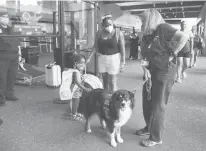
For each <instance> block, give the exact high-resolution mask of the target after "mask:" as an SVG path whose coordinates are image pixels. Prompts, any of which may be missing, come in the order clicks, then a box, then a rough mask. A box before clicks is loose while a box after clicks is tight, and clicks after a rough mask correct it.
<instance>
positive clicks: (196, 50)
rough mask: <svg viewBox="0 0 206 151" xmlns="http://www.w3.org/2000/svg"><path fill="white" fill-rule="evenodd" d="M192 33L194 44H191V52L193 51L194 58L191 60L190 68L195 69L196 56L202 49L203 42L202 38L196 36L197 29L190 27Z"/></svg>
mask: <svg viewBox="0 0 206 151" xmlns="http://www.w3.org/2000/svg"><path fill="white" fill-rule="evenodd" d="M192 33H193V35H194V39H193V41H194V44H193V51H194V56H193V57H192V58H191V62H192V63H191V67H196V63H197V56H198V54H199V53H200V52H201V50H202V49H204V47H205V42H204V40H203V38H202V37H201V36H200V35H198V34H197V27H196V26H193V27H192Z"/></svg>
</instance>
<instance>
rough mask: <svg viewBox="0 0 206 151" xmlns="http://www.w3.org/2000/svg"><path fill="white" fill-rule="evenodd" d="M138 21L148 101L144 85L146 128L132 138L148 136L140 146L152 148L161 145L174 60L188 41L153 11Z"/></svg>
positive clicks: (147, 11) (172, 77) (173, 74)
mask: <svg viewBox="0 0 206 151" xmlns="http://www.w3.org/2000/svg"><path fill="white" fill-rule="evenodd" d="M140 17H141V19H142V33H143V38H142V42H141V50H142V56H143V61H142V65H143V69H144V77H145V78H146V79H150V77H151V85H150V86H151V89H150V91H151V97H145V96H144V95H145V94H148V93H147V92H148V89H147V90H145V89H146V88H148V86H147V85H148V83H146V84H145V85H144V87H143V88H144V89H143V115H144V119H145V122H146V126H145V127H144V128H143V129H140V130H137V131H136V134H137V135H140V136H143V135H149V139H147V140H143V141H142V145H143V146H145V147H153V146H155V145H157V144H162V132H163V124H164V115H165V108H166V105H167V102H168V98H169V95H170V92H171V89H172V86H173V85H174V81H175V76H176V56H177V53H178V52H179V51H180V50H181V49H182V48H183V46H184V45H185V43H186V42H187V40H188V38H189V37H188V36H186V35H185V34H184V33H183V32H181V31H178V30H176V29H175V28H173V27H172V26H171V25H169V24H167V23H165V21H164V19H163V17H162V16H161V14H160V13H159V12H158V11H157V10H156V9H148V10H146V11H144V12H143V14H142V15H141V16H140ZM148 64H149V65H148Z"/></svg>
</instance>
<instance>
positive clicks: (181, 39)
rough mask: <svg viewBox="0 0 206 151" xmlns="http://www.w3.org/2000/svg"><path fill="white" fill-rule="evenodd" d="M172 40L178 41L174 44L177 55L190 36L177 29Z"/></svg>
mask: <svg viewBox="0 0 206 151" xmlns="http://www.w3.org/2000/svg"><path fill="white" fill-rule="evenodd" d="M172 40H173V41H176V42H177V44H176V45H175V46H174V54H175V55H177V54H178V52H179V51H180V50H181V49H182V48H183V47H184V46H185V44H186V42H187V41H188V40H189V36H188V35H187V34H185V33H183V32H182V31H176V32H175V34H174V36H173V37H172Z"/></svg>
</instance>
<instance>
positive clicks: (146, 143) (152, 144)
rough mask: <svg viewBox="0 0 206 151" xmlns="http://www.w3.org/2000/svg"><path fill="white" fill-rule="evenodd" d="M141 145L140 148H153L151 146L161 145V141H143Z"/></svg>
mask: <svg viewBox="0 0 206 151" xmlns="http://www.w3.org/2000/svg"><path fill="white" fill-rule="evenodd" d="M141 144H142V146H144V147H153V146H156V145H160V144H162V141H160V142H154V141H151V140H149V139H147V140H143V141H142V142H141Z"/></svg>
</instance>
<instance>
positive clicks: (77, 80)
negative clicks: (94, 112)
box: [73, 72, 89, 91]
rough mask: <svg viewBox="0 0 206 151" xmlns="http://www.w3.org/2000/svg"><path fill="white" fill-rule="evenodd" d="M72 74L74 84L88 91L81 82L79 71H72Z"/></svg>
mask: <svg viewBox="0 0 206 151" xmlns="http://www.w3.org/2000/svg"><path fill="white" fill-rule="evenodd" d="M73 74H74V81H75V84H76V85H77V86H78V87H79V88H81V89H83V90H84V91H89V89H88V88H86V87H85V86H84V85H82V84H81V76H80V73H78V72H74V73H73Z"/></svg>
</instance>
